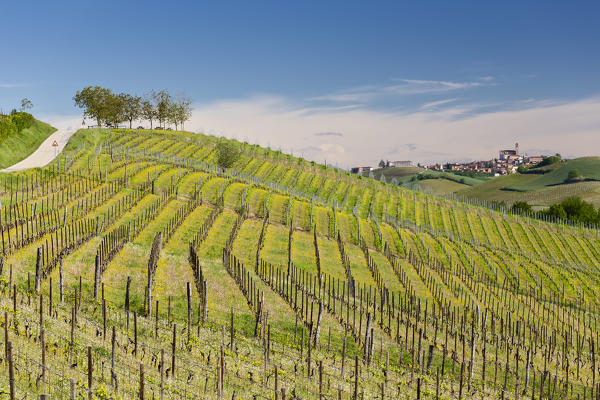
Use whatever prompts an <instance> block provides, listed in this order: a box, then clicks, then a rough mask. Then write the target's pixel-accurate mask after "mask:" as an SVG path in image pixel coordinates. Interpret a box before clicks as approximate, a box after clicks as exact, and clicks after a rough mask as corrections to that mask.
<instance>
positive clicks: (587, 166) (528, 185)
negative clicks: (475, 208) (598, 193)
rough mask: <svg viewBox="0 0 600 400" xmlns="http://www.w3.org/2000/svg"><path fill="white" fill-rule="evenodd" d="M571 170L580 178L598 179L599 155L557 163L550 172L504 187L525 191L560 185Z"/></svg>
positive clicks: (599, 168)
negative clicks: (575, 171)
mask: <svg viewBox="0 0 600 400" xmlns="http://www.w3.org/2000/svg"><path fill="white" fill-rule="evenodd" d="M571 170H577V171H579V173H580V174H581V180H587V181H590V180H591V181H596V180H600V157H582V158H576V159H574V160H569V161H566V162H563V163H560V164H557V165H556V167H554V168H552V169H551V170H550V172H547V173H545V174H541V175H535V177H536V178H535V179H531V180H527V181H526V182H520V183H517V184H514V185H510V186H507V187H506V188H505V189H507V190H516V191H520V192H527V191H531V190H538V189H542V188H545V187H548V186H555V185H562V184H564V183H565V180H566V179H567V176H568V175H569V171H571Z"/></svg>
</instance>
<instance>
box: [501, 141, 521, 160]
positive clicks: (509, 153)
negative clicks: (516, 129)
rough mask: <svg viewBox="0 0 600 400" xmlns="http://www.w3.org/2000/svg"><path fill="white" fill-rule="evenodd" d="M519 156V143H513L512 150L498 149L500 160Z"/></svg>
mask: <svg viewBox="0 0 600 400" xmlns="http://www.w3.org/2000/svg"><path fill="white" fill-rule="evenodd" d="M517 157H519V143H515V149H514V150H500V160H503V161H504V160H508V159H509V158H517Z"/></svg>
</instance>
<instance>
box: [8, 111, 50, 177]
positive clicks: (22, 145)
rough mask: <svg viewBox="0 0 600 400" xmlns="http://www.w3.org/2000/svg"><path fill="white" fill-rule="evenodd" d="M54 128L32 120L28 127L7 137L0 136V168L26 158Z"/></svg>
mask: <svg viewBox="0 0 600 400" xmlns="http://www.w3.org/2000/svg"><path fill="white" fill-rule="evenodd" d="M54 131H56V128H53V127H52V126H50V125H48V124H46V123H44V122H41V121H38V120H33V123H32V125H31V126H30V127H28V128H25V129H22V130H21V131H18V132H15V133H13V134H11V135H9V136H7V137H0V149H2V151H0V169H3V168H6V167H9V166H11V165H13V164H16V163H17V162H19V161H21V160H23V159H25V158H27V156H29V155H30V154H31V153H33V152H34V151H35V150H36V149H37V148H38V147H39V146H40V144H42V142H43V141H44V140H46V139H47V138H48V136H50V135H51V134H52V133H53V132H54Z"/></svg>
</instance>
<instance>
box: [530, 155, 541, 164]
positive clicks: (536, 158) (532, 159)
mask: <svg viewBox="0 0 600 400" xmlns="http://www.w3.org/2000/svg"><path fill="white" fill-rule="evenodd" d="M543 160H544V157H542V156H529V157H527V163H529V164H539V163H541V162H542V161H543Z"/></svg>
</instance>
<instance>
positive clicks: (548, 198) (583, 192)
mask: <svg viewBox="0 0 600 400" xmlns="http://www.w3.org/2000/svg"><path fill="white" fill-rule="evenodd" d="M571 169H577V170H578V171H579V172H580V173H581V175H583V177H584V178H586V181H583V182H575V183H564V180H565V178H566V177H567V175H568V173H569V171H570V170H571ZM548 170H549V171H550V172H547V173H545V174H543V175H542V174H539V175H538V174H512V175H506V176H500V177H497V178H494V179H490V180H488V181H486V182H483V183H481V184H479V185H476V186H472V187H466V188H463V189H461V190H459V191H457V192H456V194H457V195H458V196H461V197H468V198H475V199H479V200H487V201H503V202H505V203H507V204H508V205H510V204H512V203H514V202H515V201H527V202H528V203H530V204H532V205H533V206H535V207H537V208H543V207H546V206H549V205H551V204H555V203H559V202H561V201H562V200H564V199H565V198H567V197H571V196H579V197H581V198H582V199H584V200H586V201H589V202H591V203H592V204H594V205H595V206H599V205H600V182H598V181H597V180H600V158H598V157H584V158H578V159H574V160H570V161H567V162H565V163H563V164H560V165H558V166H557V165H554V166H553V168H549V169H548ZM422 182H425V181H421V183H422ZM423 191H426V190H423ZM434 194H435V193H434Z"/></svg>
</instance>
